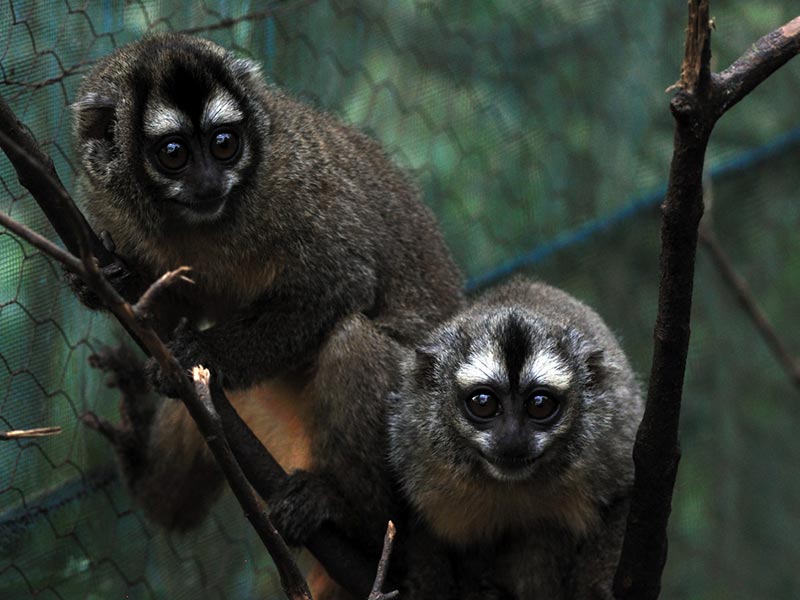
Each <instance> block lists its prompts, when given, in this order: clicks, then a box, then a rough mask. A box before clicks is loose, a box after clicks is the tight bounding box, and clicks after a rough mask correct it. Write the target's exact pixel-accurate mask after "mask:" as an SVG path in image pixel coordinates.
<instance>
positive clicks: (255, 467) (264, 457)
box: [211, 379, 373, 598]
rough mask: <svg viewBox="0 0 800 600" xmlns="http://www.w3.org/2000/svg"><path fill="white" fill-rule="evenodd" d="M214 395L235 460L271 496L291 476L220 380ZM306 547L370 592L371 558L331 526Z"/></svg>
mask: <svg viewBox="0 0 800 600" xmlns="http://www.w3.org/2000/svg"><path fill="white" fill-rule="evenodd" d="M211 398H212V400H213V402H214V407H215V408H216V409H217V414H219V417H220V420H221V421H222V427H223V429H224V430H225V435H226V437H227V438H228V441H229V443H230V445H231V449H232V450H233V453H234V455H235V456H236V460H238V461H239V464H240V465H242V470H243V471H244V473H245V475H246V476H247V479H248V480H249V481H250V484H251V485H252V486H253V488H255V490H256V492H258V493H259V494H260V495H261V497H262V498H264V499H268V498H269V497H270V496H271V495H272V494H273V493H274V492H275V490H276V489H278V487H279V486H280V485H281V484H283V483H284V482H285V481H286V480H287V478H288V475H287V474H286V472H285V471H284V470H283V467H281V466H280V465H279V464H278V462H277V461H276V460H275V459H274V458H273V457H272V455H271V454H270V453H269V452H268V451H267V449H266V448H264V445H263V444H262V443H261V441H260V440H259V439H258V438H257V437H256V436H255V434H254V433H253V432H252V430H251V429H250V428H249V427H248V426H247V424H246V423H245V422H244V421H243V420H242V418H241V417H240V416H239V413H237V412H236V409H234V408H233V406H232V405H231V403H230V401H229V400H228V398H227V396H225V393H224V392H223V389H222V384H221V382H220V381H219V380H218V379H216V380H212V382H211ZM307 547H308V550H309V552H311V554H312V555H314V557H315V558H316V559H317V560H318V561H319V562H320V563H321V564H322V565H323V566H324V567H325V570H326V571H327V572H328V574H329V575H330V576H331V577H333V579H335V580H336V581H337V582H339V584H341V585H342V586H344V587H345V588H346V589H347V590H348V591H350V593H351V594H353V595H354V596H356V597H357V598H365V597H366V596H367V594H369V591H370V586H371V585H372V581H373V574H372V566H371V564H370V561H369V560H368V559H367V557H366V556H365V555H364V553H363V552H361V550H359V549H358V548H357V547H355V546H353V544H352V543H351V542H350V541H349V540H348V539H347V537H346V536H345V535H343V534H342V533H341V532H339V531H338V530H336V529H334V528H333V526H332V525H330V524H325V525H323V526H322V527H321V528H320V529H319V530H318V531H317V532H316V533H315V534H314V535H313V536H312V537H311V539H310V540H309V541H308V544H307Z"/></svg>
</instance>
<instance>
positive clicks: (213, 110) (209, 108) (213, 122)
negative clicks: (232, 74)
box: [201, 90, 244, 129]
mask: <svg viewBox="0 0 800 600" xmlns="http://www.w3.org/2000/svg"><path fill="white" fill-rule="evenodd" d="M243 118H244V117H243V115H242V111H241V109H240V108H239V104H238V103H237V102H236V100H234V98H233V96H231V95H230V93H228V92H227V91H226V90H217V91H216V93H215V94H214V95H213V96H211V98H210V99H209V101H208V102H207V103H206V106H205V108H204V109H203V118H202V119H201V124H202V126H203V129H210V128H211V127H215V126H217V125H222V124H223V123H238V122H239V121H241V120H242V119H243Z"/></svg>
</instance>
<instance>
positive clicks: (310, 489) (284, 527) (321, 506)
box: [268, 471, 353, 546]
mask: <svg viewBox="0 0 800 600" xmlns="http://www.w3.org/2000/svg"><path fill="white" fill-rule="evenodd" d="M268 505H269V516H270V519H271V520H272V523H273V525H275V528H276V529H277V530H278V531H279V532H280V534H281V536H282V537H283V539H284V541H285V542H286V543H287V544H288V545H290V546H304V545H305V544H306V542H307V541H308V540H309V539H310V538H311V536H312V535H313V534H314V533H315V532H316V531H317V530H318V529H319V528H320V526H321V525H322V524H323V523H326V522H331V523H333V524H334V525H339V526H340V527H341V524H342V523H343V521H344V520H345V519H346V515H347V514H348V508H347V506H346V504H345V502H344V500H343V499H342V498H341V497H340V496H339V494H338V492H337V491H336V490H335V489H334V488H333V486H332V485H331V484H330V483H329V482H328V481H326V480H325V479H324V478H322V477H320V476H319V475H316V474H314V473H309V472H308V471H295V472H294V473H292V474H291V475H289V477H288V479H287V480H286V483H285V484H283V485H281V486H280V488H279V489H278V490H277V491H276V492H275V493H274V494H273V495H272V496H271V497H270V499H269V502H268ZM350 510H353V509H352V507H351V508H350ZM342 531H346V529H344V528H342Z"/></svg>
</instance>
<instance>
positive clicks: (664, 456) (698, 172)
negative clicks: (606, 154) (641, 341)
mask: <svg viewBox="0 0 800 600" xmlns="http://www.w3.org/2000/svg"><path fill="white" fill-rule="evenodd" d="M708 15H709V8H708V0H690V2H689V26H688V29H687V37H686V55H685V58H684V63H683V67H682V69H681V80H680V81H679V82H678V83H677V84H676V85H675V86H673V88H678V89H679V91H678V92H677V93H676V94H675V96H674V97H673V98H672V101H671V103H670V108H671V110H672V113H673V115H674V117H675V148H674V153H673V156H672V165H671V167H670V174H669V184H668V186H667V196H666V199H665V201H664V204H663V206H662V222H661V258H660V273H661V279H660V285H659V296H658V314H657V317H656V324H655V331H654V346H653V363H652V368H651V371H650V383H649V387H648V392H647V405H646V408H645V413H644V418H643V420H642V424H641V426H640V427H639V431H638V434H637V436H636V444H635V447H634V451H633V458H634V464H635V467H636V479H635V483H634V488H633V492H632V498H631V509H630V513H629V515H628V525H627V530H626V533H625V541H624V544H623V549H622V555H621V557H620V561H619V566H618V569H617V573H616V577H615V579H614V594H615V596H616V597H617V598H620V599H623V598H635V599H636V600H650V599H654V598H657V597H658V594H659V591H660V589H661V573H662V571H663V568H664V564H665V562H666V556H667V535H666V528H667V521H668V519H669V514H670V511H671V502H672V491H673V488H674V485H675V477H676V475H677V470H678V461H679V460H680V448H679V445H678V420H679V417H680V403H681V391H682V388H683V380H684V372H685V368H686V355H687V351H688V347H689V319H690V313H691V306H692V286H693V280H694V264H695V254H696V250H697V235H698V234H697V229H698V225H699V223H700V218H701V216H702V214H703V185H702V174H703V162H704V160H705V151H706V146H707V144H708V139H709V136H710V135H711V131H712V130H713V128H714V125H715V123H716V122H717V120H718V119H719V118H720V117H721V116H722V115H723V114H724V113H725V111H727V110H728V109H729V108H730V107H731V106H733V105H734V104H736V103H737V102H738V101H739V100H741V99H742V98H743V97H744V96H745V95H747V94H748V93H749V92H750V91H752V90H753V89H754V88H755V87H756V86H757V85H758V84H759V83H761V82H762V81H763V80H764V79H766V78H767V77H768V76H769V75H771V74H772V73H773V72H774V71H775V70H777V69H778V68H779V67H780V66H781V65H783V64H785V63H786V62H787V61H788V60H789V59H790V58H792V57H793V56H794V55H796V54H797V53H798V52H799V51H800V18H798V19H794V20H793V21H791V22H790V23H788V24H786V25H784V26H783V27H781V28H780V29H777V30H776V31H774V32H772V33H770V34H769V35H767V36H764V37H763V38H761V40H759V41H758V42H756V43H755V44H754V45H753V46H752V47H751V49H750V50H748V51H747V53H745V54H744V55H743V56H742V57H741V58H740V59H739V60H737V61H736V62H735V63H734V64H733V65H732V66H731V67H730V68H728V69H726V70H725V71H723V72H722V73H721V74H719V75H712V74H711V71H710V59H711V51H710V37H711V27H710V23H709V20H708Z"/></svg>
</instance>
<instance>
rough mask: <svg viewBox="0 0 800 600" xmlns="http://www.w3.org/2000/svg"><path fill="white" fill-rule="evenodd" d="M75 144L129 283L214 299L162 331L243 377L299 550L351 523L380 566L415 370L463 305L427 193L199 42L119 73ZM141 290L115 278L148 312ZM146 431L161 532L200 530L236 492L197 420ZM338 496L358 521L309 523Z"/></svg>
mask: <svg viewBox="0 0 800 600" xmlns="http://www.w3.org/2000/svg"><path fill="white" fill-rule="evenodd" d="M75 133H76V137H77V152H78V154H79V157H80V167H81V172H80V190H81V193H82V195H83V196H84V197H85V206H86V209H87V211H88V217H89V220H90V222H91V223H92V225H93V226H94V228H95V229H97V230H102V231H105V232H107V233H108V235H106V236H105V238H106V239H107V240H109V245H110V246H111V247H113V248H114V249H115V252H116V253H117V254H118V255H119V256H120V257H121V259H122V261H124V263H126V264H127V266H128V268H129V269H130V270H132V271H135V272H137V273H139V274H141V275H143V279H144V280H145V281H152V280H153V279H155V278H156V277H157V276H158V275H160V274H161V273H162V272H164V271H167V270H171V269H175V268H177V267H180V266H184V265H185V266H189V267H191V269H192V273H191V278H192V279H193V280H194V284H193V285H189V284H183V285H182V286H180V287H177V288H174V289H171V290H169V291H168V292H167V293H165V295H164V296H163V297H162V298H160V299H159V302H158V305H157V307H156V310H155V311H154V313H155V318H156V322H157V325H158V327H159V329H160V330H161V331H163V332H169V333H168V334H167V336H166V337H167V338H168V339H169V340H170V341H169V347H170V349H171V350H172V352H173V353H174V354H175V356H176V357H177V358H178V360H179V361H180V362H181V364H182V365H183V366H184V367H186V368H187V369H188V368H191V367H193V366H195V365H197V364H202V365H204V366H205V367H208V368H211V369H212V370H214V371H215V372H216V373H218V374H219V375H221V376H222V377H223V378H224V384H225V387H226V389H227V392H228V395H229V397H230V398H231V400H232V402H233V404H234V406H235V407H236V408H237V410H238V412H239V414H240V415H241V416H242V417H243V418H244V419H245V421H246V422H247V423H248V424H249V426H250V427H251V428H252V429H253V431H254V432H255V433H256V435H257V436H258V438H259V439H260V440H261V441H262V443H263V444H264V445H265V447H266V448H267V449H268V450H269V451H270V452H271V453H272V454H273V456H274V457H275V458H276V459H277V460H278V462H279V463H280V464H281V465H282V466H283V468H284V469H286V470H287V471H289V472H290V473H292V475H291V477H290V479H289V483H288V484H287V485H286V486H284V487H283V489H280V490H276V493H275V500H276V501H275V506H276V507H277V508H276V509H275V510H276V512H274V514H273V516H274V518H275V519H276V524H277V525H278V526H279V528H282V529H283V533H284V535H285V536H286V537H287V541H288V542H290V543H295V544H299V543H302V542H304V541H305V539H306V538H307V536H308V535H310V534H311V533H312V532H313V531H314V530H315V529H316V528H317V527H318V526H319V525H320V524H321V523H322V522H323V521H326V520H329V519H332V520H336V521H337V522H339V523H341V524H342V525H343V526H344V527H345V529H346V531H347V532H349V533H350V534H351V535H352V536H353V537H355V538H357V539H358V541H359V543H360V544H361V545H362V547H365V548H367V549H369V550H374V551H375V552H376V554H377V552H378V551H379V550H380V543H381V539H382V535H383V531H384V528H385V526H386V521H387V520H388V518H389V516H390V514H391V512H392V503H393V499H392V497H391V490H390V489H389V484H388V478H387V477H386V476H385V473H384V470H385V466H384V463H385V454H386V452H387V446H386V440H385V438H384V436H383V435H382V432H383V431H385V425H384V422H385V415H384V406H385V403H384V401H383V400H384V398H385V396H386V395H387V394H388V392H389V391H390V390H392V389H394V388H395V387H396V385H397V381H396V377H397V375H396V369H395V366H394V365H395V364H396V362H397V360H398V358H397V357H398V352H399V351H400V348H401V347H403V346H406V345H410V344H415V343H416V342H418V341H419V340H420V339H421V337H422V336H423V334H425V332H426V331H427V330H428V329H429V328H430V327H431V326H433V325H434V324H436V323H437V322H439V321H440V320H442V319H444V318H446V317H447V316H449V315H450V314H451V313H453V312H454V311H455V310H456V309H457V308H458V307H459V306H460V304H461V299H462V296H461V278H460V275H459V273H458V270H457V268H456V267H455V265H454V264H453V262H452V260H451V258H450V256H449V254H448V252H447V250H446V248H445V246H444V243H443V241H442V238H441V235H440V233H439V231H438V229H437V227H436V224H435V221H434V218H433V216H432V214H431V212H430V211H429V210H428V209H427V208H426V207H425V206H424V205H423V204H422V203H421V202H420V199H419V195H418V193H417V191H416V189H415V188H414V186H413V185H412V184H411V183H410V182H409V180H408V179H407V178H406V176H405V175H403V173H401V172H400V171H399V170H398V169H397V168H396V167H394V166H393V165H392V164H391V163H390V161H389V160H388V159H387V158H386V156H385V155H384V153H383V151H382V150H381V148H380V147H379V145H378V144H377V143H376V142H374V141H373V140H371V139H370V138H368V137H366V136H365V135H363V134H361V133H359V132H357V131H356V130H354V129H353V128H351V127H348V126H346V125H344V124H342V123H341V122H339V121H337V120H335V119H334V118H332V117H330V116H327V115H325V114H322V113H319V112H317V111H315V110H312V109H310V108H308V107H306V106H304V105H302V104H300V103H298V102H297V101H295V100H293V99H291V98H290V97H288V96H287V95H285V94H284V93H283V92H281V91H279V90H277V89H275V88H273V87H271V86H269V85H267V84H266V83H265V81H264V79H263V77H262V75H261V73H260V72H259V69H258V67H257V66H256V65H255V64H254V63H253V62H251V61H250V60H247V59H241V58H236V57H234V56H233V55H232V54H230V53H229V52H227V51H226V50H224V49H223V48H221V47H219V46H217V45H216V44H213V43H211V42H208V41H206V40H202V39H198V38H193V37H189V36H184V35H175V34H165V35H157V36H153V37H149V38H146V39H143V40H141V41H139V42H136V43H133V44H131V45H129V46H125V47H123V48H120V49H118V50H116V51H115V52H114V53H112V54H111V55H109V56H107V57H105V58H104V59H102V60H101V61H100V62H99V63H98V64H97V66H96V67H95V68H94V69H93V71H92V72H91V73H90V74H89V75H88V77H87V78H86V79H85V81H84V82H83V83H82V85H81V88H80V92H79V98H78V100H77V102H76V103H75ZM112 240H113V242H112ZM125 273H126V270H125V269H120V268H119V266H118V265H116V266H112V267H109V268H107V269H106V274H107V275H108V277H109V278H110V279H111V281H112V283H114V284H115V286H116V287H117V288H118V290H119V291H120V292H121V293H122V294H123V295H124V296H128V297H130V296H135V295H136V294H137V293H138V292H139V291H140V290H133V289H128V288H129V286H128V285H127V281H128V279H127V278H126V277H125ZM73 284H74V286H75V287H76V288H77V290H78V293H79V295H80V296H81V297H82V299H83V300H84V302H86V303H87V304H88V305H90V306H95V305H96V301H95V299H94V298H93V297H92V296H91V294H89V293H87V292H86V290H85V288H84V287H83V286H82V285H81V283H80V282H76V281H73ZM182 317H185V320H182V321H181V320H179V319H180V318H182ZM151 374H152V379H153V381H154V383H155V387H156V388H157V389H159V391H161V392H162V393H164V394H166V395H169V392H170V390H169V389H168V387H167V386H165V385H163V382H162V380H161V377H160V374H159V373H158V372H157V369H151ZM145 416H146V418H143V419H142V418H140V419H135V420H134V421H135V426H136V427H137V428H139V429H140V430H142V431H140V432H138V433H139V437H138V439H141V440H142V441H143V443H144V445H143V446H139V445H137V446H134V447H130V446H127V447H124V448H118V454H119V455H120V456H119V457H120V461H121V464H122V466H123V470H124V471H125V472H126V474H127V476H128V477H127V479H128V484H129V486H130V488H131V490H132V492H133V494H134V496H135V497H136V499H137V500H138V502H139V503H140V504H141V505H142V506H143V508H144V509H145V511H146V512H147V514H148V515H149V516H150V517H151V518H153V519H154V520H156V521H157V522H159V523H161V524H163V525H166V526H169V527H176V528H188V527H191V526H192V525H194V524H196V523H197V522H198V521H199V520H200V519H201V518H202V517H203V516H204V515H205V513H206V512H207V510H208V507H209V505H210V503H211V501H212V500H213V498H214V496H215V492H216V491H217V490H218V489H219V484H220V481H221V480H220V477H219V475H218V474H217V470H216V467H215V465H214V464H213V462H212V460H213V459H212V458H211V456H210V454H209V453H208V451H207V449H206V448H205V444H204V442H203V440H202V439H201V438H200V436H199V435H198V434H197V431H196V429H195V427H194V425H193V423H192V422H191V420H190V419H189V418H188V416H187V414H186V411H185V409H184V407H183V406H182V405H181V404H179V403H177V402H173V401H169V400H164V401H162V402H160V403H159V404H158V406H157V407H156V408H155V410H154V411H152V412H145ZM130 426H131V424H130V423H122V424H121V425H120V427H130ZM143 465H145V466H144V467H143ZM308 472H310V473H311V475H309V474H308ZM319 485H325V486H331V487H332V488H333V489H335V490H336V491H337V492H338V494H340V495H341V497H342V498H344V499H345V500H346V501H347V502H348V503H352V506H347V505H346V504H343V503H332V504H331V505H329V506H320V505H319V503H315V506H316V508H317V509H318V510H314V511H313V512H309V511H304V509H303V507H304V506H305V504H306V503H305V500H304V498H306V497H308V496H315V492H314V490H315V488H316V487H317V486H319ZM353 506H355V508H354V507H353Z"/></svg>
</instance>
